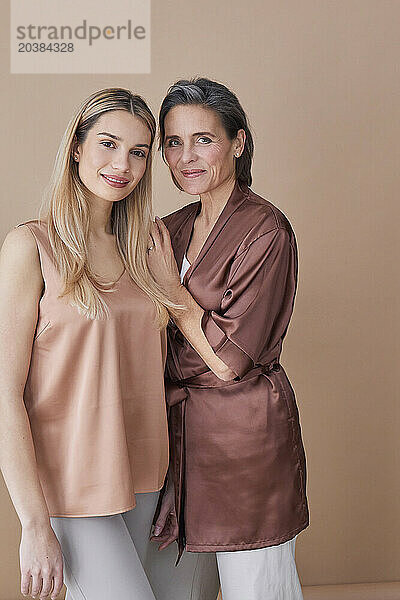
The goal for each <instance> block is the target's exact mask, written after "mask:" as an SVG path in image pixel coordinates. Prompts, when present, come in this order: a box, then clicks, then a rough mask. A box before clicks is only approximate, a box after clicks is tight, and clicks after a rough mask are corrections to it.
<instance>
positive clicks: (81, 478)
mask: <svg viewBox="0 0 400 600" xmlns="http://www.w3.org/2000/svg"><path fill="white" fill-rule="evenodd" d="M22 225H23V226H26V227H28V228H29V229H30V231H31V232H32V234H33V236H34V237H35V240H36V243H37V246H38V250H39V256H40V262H41V268H42V274H43V279H44V282H45V286H44V291H43V295H42V297H41V299H40V302H39V314H38V321H37V327H36V332H35V337H34V341H33V347H32V356H31V362H30V368H29V374H28V378H27V382H26V386H25V392H24V401H25V406H26V409H27V412H28V416H29V420H30V425H31V430H32V436H33V441H34V446H35V452H36V459H37V464H38V470H39V477H40V482H41V485H42V488H43V492H44V495H45V499H46V502H47V505H48V509H49V513H50V516H65V517H80V516H101V515H110V514H116V513H120V512H124V511H127V510H130V509H131V508H133V507H134V506H135V492H136V493H137V492H153V491H157V490H159V489H160V488H161V487H162V485H163V482H164V477H165V475H166V472H167V468H168V460H169V456H168V429H167V418H166V408H165V401H164V381H163V376H164V365H165V356H166V333H165V330H164V331H161V332H160V331H159V330H158V329H157V328H156V326H155V325H154V316H155V309H154V305H153V303H152V302H151V300H150V299H149V298H148V297H147V296H146V294H145V293H144V292H142V291H141V290H140V289H139V288H138V287H137V286H136V284H135V283H134V282H133V281H132V279H131V278H130V277H129V275H128V272H127V271H125V272H124V273H123V275H122V276H121V277H120V279H119V280H118V281H117V282H116V283H115V285H114V287H113V291H111V292H105V293H104V297H105V300H106V302H107V305H108V307H109V311H110V317H109V318H108V319H102V320H91V319H87V318H86V317H85V316H83V315H81V314H80V313H79V312H78V310H77V308H75V307H73V306H71V305H70V304H69V303H68V299H66V298H58V296H59V294H60V292H61V279H60V277H59V274H58V271H57V268H56V266H55V263H54V260H53V254H52V250H51V246H50V242H49V238H48V234H47V225H46V224H45V223H43V222H38V221H29V222H27V223H23V224H22Z"/></svg>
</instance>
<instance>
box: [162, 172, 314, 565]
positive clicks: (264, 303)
mask: <svg viewBox="0 0 400 600" xmlns="http://www.w3.org/2000/svg"><path fill="white" fill-rule="evenodd" d="M200 208H201V204H200V202H194V203H192V204H189V205H188V206H185V207H184V208H182V209H180V210H178V211H176V212H174V213H172V214H171V215H168V216H167V217H165V218H164V222H165V224H166V226H167V227H168V229H169V232H170V235H171V240H172V245H173V249H174V253H175V257H176V260H177V264H178V268H179V270H180V269H181V265H182V260H183V255H184V253H185V251H186V249H187V247H188V245H189V241H190V237H191V233H192V228H193V223H194V220H195V217H196V215H197V214H198V213H199V211H200ZM183 284H184V285H185V286H186V288H187V289H188V290H189V292H190V293H191V295H192V296H193V298H194V299H195V300H196V302H197V303H198V304H199V305H200V306H201V307H202V308H203V309H204V311H205V313H204V317H203V319H202V323H201V326H202V329H203V331H204V333H205V335H206V337H207V339H208V341H209V343H210V345H211V346H212V348H213V350H214V351H215V353H216V354H217V355H218V356H219V357H220V358H221V360H223V361H224V363H225V364H226V365H228V366H229V367H230V369H231V370H232V371H234V373H236V375H237V377H236V379H235V380H234V381H229V382H225V381H222V380H220V379H219V378H218V377H216V376H215V375H214V374H213V373H212V372H211V371H210V369H209V368H208V367H207V365H206V364H205V363H204V361H203V360H202V359H201V358H200V356H199V355H198V354H197V352H196V351H195V350H194V349H193V348H192V346H191V345H190V344H189V342H188V341H187V340H186V339H185V338H184V337H183V335H182V333H181V332H180V331H179V329H177V327H176V326H175V324H174V323H173V322H170V325H169V326H168V355H167V380H166V395H167V402H168V406H169V427H170V442H171V468H172V472H173V476H174V481H175V500H176V509H177V515H178V522H179V537H178V547H179V556H181V554H182V551H183V549H184V548H185V549H186V550H188V551H191V552H217V551H227V550H228V551H229V550H232V551H233V550H250V549H255V548H263V547H266V546H273V545H277V544H280V543H283V542H285V541H287V540H289V539H291V538H293V537H294V536H295V535H296V534H297V533H299V532H300V531H301V530H303V529H304V528H305V527H307V525H308V524H309V514H308V504H307V498H306V462H305V454H304V448H303V443H302V436H301V428H300V423H299V414H298V409H297V405H296V400H295V395H294V391H293V388H292V386H291V384H290V382H289V380H288V378H287V375H286V372H285V370H284V368H283V367H282V365H281V364H280V363H279V357H280V354H281V349H282V340H283V338H284V337H285V335H286V331H287V328H288V324H289V320H290V317H291V314H292V310H293V304H294V297H295V293H296V287H297V247H296V239H295V235H294V233H293V230H292V228H291V226H290V223H289V221H288V220H287V218H286V217H285V215H284V214H283V213H282V212H281V211H280V210H279V209H278V208H277V207H276V206H274V205H273V204H271V203H270V202H269V201H267V200H264V199H263V198H261V197H260V196H258V195H256V194H255V193H254V192H253V191H251V190H250V189H249V188H244V189H241V187H240V186H239V185H238V184H236V186H235V188H234V190H233V193H232V194H231V196H230V198H229V200H228V202H227V204H226V206H225V208H224V210H223V211H222V213H221V215H220V216H219V218H218V220H217V222H216V224H215V226H214V228H213V230H212V231H211V233H210V235H209V236H208V238H207V240H206V242H205V243H204V246H203V248H202V249H201V251H200V253H199V255H198V256H197V258H196V260H195V261H194V263H193V264H192V265H191V267H190V268H189V269H188V271H187V273H186V275H185V277H184V280H183ZM160 502H161V501H160ZM168 530H169V529H168V527H166V529H165V530H164V532H163V534H164V535H167V537H168Z"/></svg>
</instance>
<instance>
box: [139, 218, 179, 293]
mask: <svg viewBox="0 0 400 600" xmlns="http://www.w3.org/2000/svg"><path fill="white" fill-rule="evenodd" d="M150 234H151V238H150V240H149V246H148V248H149V249H148V252H147V254H148V265H149V268H150V270H151V272H152V274H153V277H154V278H155V280H156V281H157V283H158V284H159V285H160V286H161V287H162V288H163V289H164V290H165V291H166V293H167V294H168V295H169V296H170V298H171V300H172V301H175V299H176V294H177V292H178V290H179V288H180V287H181V280H180V276H179V272H178V266H177V264H176V260H175V256H174V251H173V249H172V245H171V238H170V235H169V231H168V229H167V227H166V226H165V225H164V223H163V222H162V220H161V219H159V218H158V217H156V220H155V222H153V223H152V227H151V231H150Z"/></svg>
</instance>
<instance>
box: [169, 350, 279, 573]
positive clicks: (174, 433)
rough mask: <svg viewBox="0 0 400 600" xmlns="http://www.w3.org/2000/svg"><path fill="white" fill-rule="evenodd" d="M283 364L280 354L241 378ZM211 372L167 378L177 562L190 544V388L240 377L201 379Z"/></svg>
mask: <svg viewBox="0 0 400 600" xmlns="http://www.w3.org/2000/svg"><path fill="white" fill-rule="evenodd" d="M280 368H281V366H280V364H279V362H278V358H274V359H273V360H272V361H270V362H269V363H267V364H265V365H261V364H257V365H255V366H254V367H253V369H250V371H248V372H247V373H246V374H245V375H244V376H243V377H242V378H241V379H240V380H239V381H246V380H248V379H252V378H253V377H257V376H258V375H264V376H268V375H269V374H270V373H271V372H273V371H280ZM207 374H208V375H209V374H210V371H206V372H204V373H200V374H199V375H194V376H192V377H188V378H186V379H179V380H174V381H172V380H171V379H167V380H166V382H165V393H166V394H165V395H166V399H167V404H168V416H169V420H170V427H171V432H170V433H171V437H172V439H173V444H172V448H171V450H172V451H171V459H172V467H173V472H174V484H175V510H176V515H177V520H178V527H179V533H178V539H177V543H178V558H177V561H176V565H177V564H178V563H179V561H180V559H181V556H182V554H183V551H184V549H185V545H186V535H185V461H186V448H185V412H186V410H185V409H186V400H187V399H188V397H189V388H198V389H212V388H216V387H227V386H229V385H233V384H234V383H237V381H238V379H236V380H231V381H223V380H222V379H218V378H216V377H215V379H216V382H215V383H214V378H213V380H212V381H213V383H212V384H210V383H206V382H205V381H204V379H205V378H204V377H203V382H202V381H201V379H202V376H204V375H207Z"/></svg>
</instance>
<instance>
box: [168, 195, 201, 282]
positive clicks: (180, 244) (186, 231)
mask: <svg viewBox="0 0 400 600" xmlns="http://www.w3.org/2000/svg"><path fill="white" fill-rule="evenodd" d="M200 208H201V203H200V201H199V202H196V203H195V204H193V210H192V211H191V212H190V213H189V215H188V216H187V218H186V221H184V223H182V225H181V226H180V228H179V229H178V231H177V232H176V233H175V235H174V236H173V238H172V239H171V243H172V248H173V250H174V254H175V260H176V264H177V266H178V271H179V272H180V271H181V268H182V262H183V255H184V254H185V251H186V248H187V247H188V245H189V240H190V236H191V235H192V230H193V223H194V220H195V218H196V216H197V214H198V213H199V212H200Z"/></svg>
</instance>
